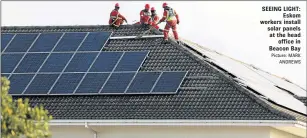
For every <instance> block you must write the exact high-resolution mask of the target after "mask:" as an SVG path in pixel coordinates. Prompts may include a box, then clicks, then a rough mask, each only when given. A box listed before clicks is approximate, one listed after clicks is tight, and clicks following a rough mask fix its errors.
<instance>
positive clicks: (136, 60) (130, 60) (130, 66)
mask: <svg viewBox="0 0 307 138" xmlns="http://www.w3.org/2000/svg"><path fill="white" fill-rule="evenodd" d="M147 54H148V52H125V53H124V56H123V57H122V59H121V60H120V62H119V63H118V65H117V67H116V69H115V71H137V70H138V69H139V67H140V65H141V64H142V63H143V61H144V59H145V57H146V55H147Z"/></svg>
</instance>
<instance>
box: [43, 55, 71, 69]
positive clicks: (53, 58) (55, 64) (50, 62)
mask: <svg viewBox="0 0 307 138" xmlns="http://www.w3.org/2000/svg"><path fill="white" fill-rule="evenodd" d="M72 55H73V53H52V54H51V55H50V56H49V57H48V59H47V61H46V62H45V64H44V65H43V67H42V68H41V70H40V72H62V70H63V69H64V67H65V66H66V64H67V62H68V61H69V59H70V58H71V56H72Z"/></svg>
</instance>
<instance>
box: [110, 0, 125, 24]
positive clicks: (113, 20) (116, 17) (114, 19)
mask: <svg viewBox="0 0 307 138" xmlns="http://www.w3.org/2000/svg"><path fill="white" fill-rule="evenodd" d="M118 10H119V4H118V3H116V4H115V9H114V10H112V12H111V13H110V19H109V25H111V26H113V27H115V28H118V27H119V26H120V25H122V24H123V23H124V21H125V22H126V23H127V19H126V18H125V17H124V16H123V15H121V14H120V13H119V11H118Z"/></svg>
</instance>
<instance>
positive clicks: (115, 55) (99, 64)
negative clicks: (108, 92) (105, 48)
mask: <svg viewBox="0 0 307 138" xmlns="http://www.w3.org/2000/svg"><path fill="white" fill-rule="evenodd" d="M122 54H123V52H101V53H100V54H99V56H98V58H97V59H96V61H95V63H94V64H93V66H92V67H91V69H90V72H111V71H112V70H113V69H114V67H115V65H116V63H117V62H118V60H119V59H120V57H121V56H122Z"/></svg>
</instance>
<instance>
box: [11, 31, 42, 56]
mask: <svg viewBox="0 0 307 138" xmlns="http://www.w3.org/2000/svg"><path fill="white" fill-rule="evenodd" d="M37 35H38V34H17V35H16V36H15V37H14V39H13V40H12V42H11V43H10V44H9V45H8V46H7V48H6V50H5V52H26V51H27V50H28V49H29V47H30V46H31V45H32V43H33V42H34V40H35V39H36V37H37Z"/></svg>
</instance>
